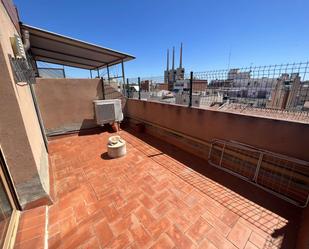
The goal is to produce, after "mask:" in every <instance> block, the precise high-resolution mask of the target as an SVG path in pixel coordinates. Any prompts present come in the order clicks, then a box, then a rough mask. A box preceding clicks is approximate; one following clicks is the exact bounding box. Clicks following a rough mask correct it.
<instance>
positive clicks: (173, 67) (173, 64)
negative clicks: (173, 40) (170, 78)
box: [172, 47, 175, 71]
mask: <svg viewBox="0 0 309 249" xmlns="http://www.w3.org/2000/svg"><path fill="white" fill-rule="evenodd" d="M174 69H175V47H173V58H172V70H173V71H174Z"/></svg>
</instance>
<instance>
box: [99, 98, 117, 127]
mask: <svg viewBox="0 0 309 249" xmlns="http://www.w3.org/2000/svg"><path fill="white" fill-rule="evenodd" d="M93 103H94V110H95V118H96V122H97V124H98V125H104V124H110V123H114V122H121V121H122V120H123V113H122V108H121V100H120V99H109V100H94V101H93Z"/></svg>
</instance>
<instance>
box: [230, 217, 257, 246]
mask: <svg viewBox="0 0 309 249" xmlns="http://www.w3.org/2000/svg"><path fill="white" fill-rule="evenodd" d="M251 232H252V231H251V230H250V229H249V228H248V227H246V226H245V225H244V224H242V223H240V222H237V223H236V224H235V225H234V227H233V228H232V230H231V232H230V233H229V235H228V237H227V238H228V240H229V241H231V242H232V243H233V244H234V245H236V246H237V247H238V248H239V249H243V248H244V247H245V245H246V243H247V241H248V239H249V237H250V235H251Z"/></svg>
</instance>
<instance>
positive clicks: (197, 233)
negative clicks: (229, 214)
mask: <svg viewBox="0 0 309 249" xmlns="http://www.w3.org/2000/svg"><path fill="white" fill-rule="evenodd" d="M211 228H212V226H211V225H210V224H209V223H208V222H207V221H206V220H204V219H203V218H202V217H201V218H199V219H198V220H197V221H196V222H195V223H194V224H193V225H192V226H191V227H190V228H189V229H188V231H187V233H186V234H187V235H188V236H189V237H190V238H191V239H192V241H194V242H195V243H196V244H199V242H200V241H201V240H203V239H204V237H205V236H206V233H207V232H208V231H209V230H210V229H211Z"/></svg>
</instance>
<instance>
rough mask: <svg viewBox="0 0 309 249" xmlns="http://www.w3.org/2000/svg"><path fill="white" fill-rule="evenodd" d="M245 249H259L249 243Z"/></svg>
mask: <svg viewBox="0 0 309 249" xmlns="http://www.w3.org/2000/svg"><path fill="white" fill-rule="evenodd" d="M245 249H259V248H258V247H256V246H255V245H254V244H252V243H251V242H250V241H248V242H247V244H246V246H245Z"/></svg>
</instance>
